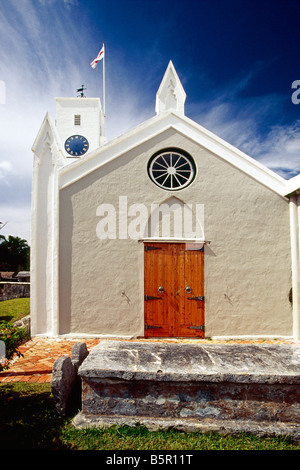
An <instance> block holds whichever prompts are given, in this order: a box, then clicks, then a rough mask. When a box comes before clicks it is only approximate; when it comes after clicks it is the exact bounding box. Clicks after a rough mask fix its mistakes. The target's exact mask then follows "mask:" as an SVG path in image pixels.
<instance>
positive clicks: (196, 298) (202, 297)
mask: <svg viewBox="0 0 300 470" xmlns="http://www.w3.org/2000/svg"><path fill="white" fill-rule="evenodd" d="M188 299H189V300H202V301H204V296H202V295H200V297H188Z"/></svg>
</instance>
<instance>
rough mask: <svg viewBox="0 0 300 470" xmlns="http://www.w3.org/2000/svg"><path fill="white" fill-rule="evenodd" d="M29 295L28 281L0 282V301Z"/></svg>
mask: <svg viewBox="0 0 300 470" xmlns="http://www.w3.org/2000/svg"><path fill="white" fill-rule="evenodd" d="M22 297H23V298H24V297H30V282H0V302H1V301H2V300H11V299H18V298H22Z"/></svg>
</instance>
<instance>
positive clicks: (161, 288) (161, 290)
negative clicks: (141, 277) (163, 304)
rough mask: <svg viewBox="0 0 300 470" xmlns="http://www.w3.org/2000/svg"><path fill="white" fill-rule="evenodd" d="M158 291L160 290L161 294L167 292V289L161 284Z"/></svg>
mask: <svg viewBox="0 0 300 470" xmlns="http://www.w3.org/2000/svg"><path fill="white" fill-rule="evenodd" d="M158 292H159V293H160V294H163V293H164V292H165V289H164V288H163V286H159V288H158Z"/></svg>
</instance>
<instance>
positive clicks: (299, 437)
mask: <svg viewBox="0 0 300 470" xmlns="http://www.w3.org/2000/svg"><path fill="white" fill-rule="evenodd" d="M73 425H74V426H75V427H76V428H77V429H86V428H94V427H95V428H103V427H109V426H123V425H126V426H131V427H136V426H145V427H146V428H148V430H149V431H158V430H160V429H164V430H170V429H176V430H177V431H181V432H187V433H188V432H201V433H209V432H216V433H218V434H221V435H228V434H232V435H237V434H240V433H242V432H245V433H250V434H253V435H255V436H257V437H276V436H290V437H291V438H292V440H294V441H300V426H299V424H285V423H269V422H267V421H261V422H257V421H256V422H255V421H250V420H248V421H240V420H214V419H209V418H205V419H203V420H200V421H199V420H196V419H172V418H169V419H167V418H149V417H145V416H139V417H133V416H97V415H89V414H84V413H83V412H80V413H78V414H77V415H76V416H75V418H74V419H73Z"/></svg>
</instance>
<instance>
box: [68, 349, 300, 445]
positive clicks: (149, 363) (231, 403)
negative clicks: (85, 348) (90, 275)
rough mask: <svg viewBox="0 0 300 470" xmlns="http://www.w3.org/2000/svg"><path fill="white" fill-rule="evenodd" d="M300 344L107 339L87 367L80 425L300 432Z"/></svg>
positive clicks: (294, 435)
mask: <svg viewBox="0 0 300 470" xmlns="http://www.w3.org/2000/svg"><path fill="white" fill-rule="evenodd" d="M299 358H300V349H299V347H296V346H294V345H268V346H264V345H250V344H248V345H236V344H230V345H229V344H228V345H219V344H218V345H208V344H205V345H203V346H202V345H201V343H197V344H186V343H181V344H180V343H179V344H178V343H157V342H129V341H128V342H126V341H103V342H101V343H100V344H99V346H97V347H96V348H94V349H93V350H92V351H91V353H90V355H89V356H88V357H87V359H85V361H84V362H83V364H82V365H81V367H80V368H79V375H80V376H81V379H82V411H81V413H79V414H78V415H77V416H76V418H75V419H74V425H75V426H76V427H90V426H107V425H111V424H118V425H119V424H127V425H130V426H133V425H136V424H137V423H140V424H142V425H145V426H147V427H148V428H149V429H151V430H153V429H158V428H176V429H180V430H184V431H201V432H208V431H216V432H220V433H224V432H225V433H238V432H251V433H253V434H257V435H284V434H289V435H290V436H291V437H292V438H294V439H296V440H298V439H300V387H299V384H300V361H299Z"/></svg>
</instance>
